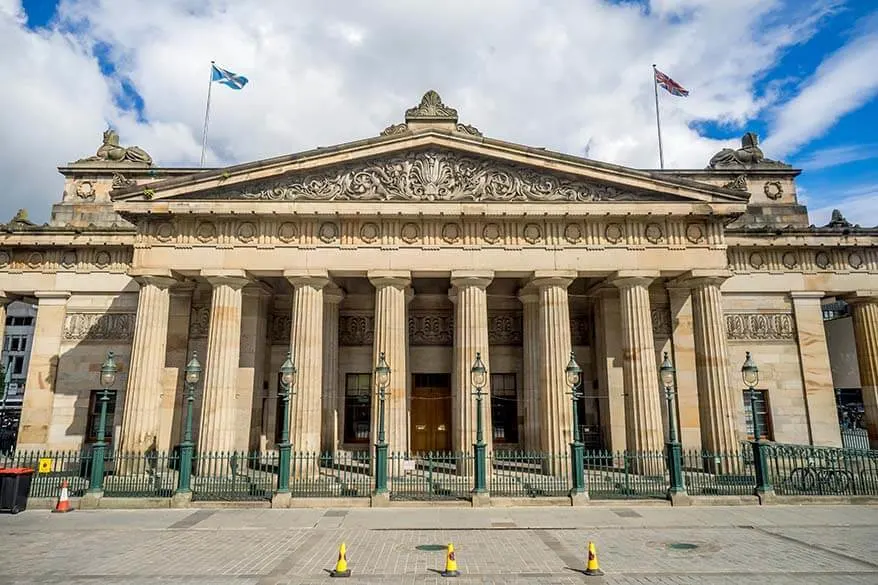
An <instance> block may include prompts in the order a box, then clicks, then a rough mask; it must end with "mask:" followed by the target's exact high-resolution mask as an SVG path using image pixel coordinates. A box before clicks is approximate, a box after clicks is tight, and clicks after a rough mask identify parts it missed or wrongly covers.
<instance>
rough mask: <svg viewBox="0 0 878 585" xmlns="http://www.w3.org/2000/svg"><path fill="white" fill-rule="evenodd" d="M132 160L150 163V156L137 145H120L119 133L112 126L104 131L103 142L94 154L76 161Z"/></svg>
mask: <svg viewBox="0 0 878 585" xmlns="http://www.w3.org/2000/svg"><path fill="white" fill-rule="evenodd" d="M95 161H103V162H133V163H141V164H147V165H151V164H152V157H151V156H149V154H147V152H146V151H145V150H143V149H142V148H140V147H139V146H120V145H119V135H118V134H117V133H116V131H115V130H113V129H112V128H107V130H105V131H104V139H103V144H101V146H100V148H98V151H97V152H96V153H95V156H90V157H88V158H84V159H81V160H79V161H77V162H95Z"/></svg>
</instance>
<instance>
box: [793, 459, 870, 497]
mask: <svg viewBox="0 0 878 585" xmlns="http://www.w3.org/2000/svg"><path fill="white" fill-rule="evenodd" d="M853 479H854V476H853V474H852V473H851V472H850V471H847V470H846V469H839V468H836V467H822V466H821V467H818V466H815V465H814V460H813V459H811V458H809V459H808V463H807V466H806V467H797V468H795V469H793V470H792V471H791V472H790V476H789V478H788V481H789V482H790V483H791V484H792V486H793V488H794V489H796V490H797V491H800V492H813V491H815V487H816V488H817V491H819V492H820V493H835V494H838V493H842V492H846V491H848V488H849V487H850V485H851V482H852V481H853Z"/></svg>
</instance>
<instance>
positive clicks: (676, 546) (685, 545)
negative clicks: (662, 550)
mask: <svg viewBox="0 0 878 585" xmlns="http://www.w3.org/2000/svg"><path fill="white" fill-rule="evenodd" d="M668 548H670V549H673V550H692V549H694V548H698V545H697V544H692V543H691V542H672V543H670V544H669V545H668Z"/></svg>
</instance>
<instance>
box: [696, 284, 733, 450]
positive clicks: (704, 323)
mask: <svg viewBox="0 0 878 585" xmlns="http://www.w3.org/2000/svg"><path fill="white" fill-rule="evenodd" d="M724 280H725V277H724V276H716V277H712V276H705V277H697V276H696V277H694V278H691V279H690V280H689V281H688V283H689V286H691V287H692V316H693V324H694V331H693V333H694V334H695V336H694V337H695V374H696V377H697V380H698V411H699V418H700V420H701V446H702V449H703V450H704V451H708V452H710V453H728V452H730V451H738V450H739V446H738V440H739V436H738V427H739V425H740V421H741V420H743V416H742V413H743V410H742V409H743V408H744V406H743V401H742V400H741V398H740V396H739V395H738V394H737V393H734V392H732V386H731V384H730V382H729V352H728V344H727V342H726V320H725V316H724V315H723V299H722V293H721V292H720V285H721V284H722V282H723V281H724Z"/></svg>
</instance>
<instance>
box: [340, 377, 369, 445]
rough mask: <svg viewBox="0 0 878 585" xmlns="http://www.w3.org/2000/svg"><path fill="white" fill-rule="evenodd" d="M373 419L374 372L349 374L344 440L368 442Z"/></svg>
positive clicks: (347, 379) (345, 393)
mask: <svg viewBox="0 0 878 585" xmlns="http://www.w3.org/2000/svg"><path fill="white" fill-rule="evenodd" d="M371 420H372V374H347V375H346V376H345V388H344V442H345V443H368V442H369V427H370V426H371Z"/></svg>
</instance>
